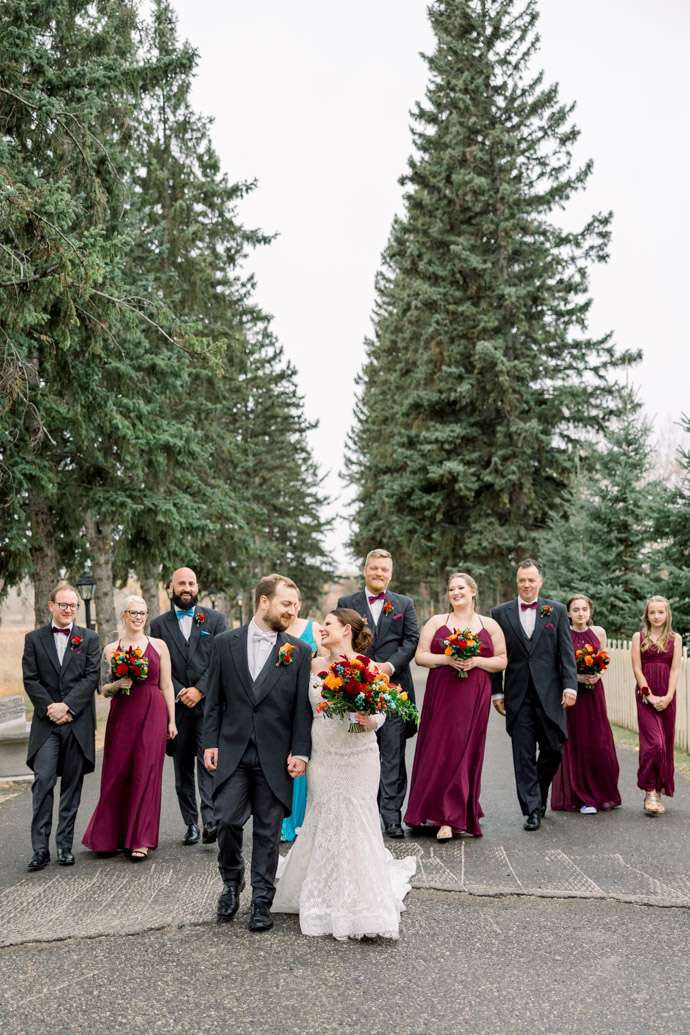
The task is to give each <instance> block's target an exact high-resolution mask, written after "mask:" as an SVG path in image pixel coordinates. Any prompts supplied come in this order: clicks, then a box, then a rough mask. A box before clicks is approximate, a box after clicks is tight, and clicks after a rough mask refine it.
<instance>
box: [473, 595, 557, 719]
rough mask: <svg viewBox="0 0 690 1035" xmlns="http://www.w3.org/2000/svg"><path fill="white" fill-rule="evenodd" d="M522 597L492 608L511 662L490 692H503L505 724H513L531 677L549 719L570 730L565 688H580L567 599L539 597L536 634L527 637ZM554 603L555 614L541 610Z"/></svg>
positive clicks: (494, 677) (495, 675)
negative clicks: (566, 605) (558, 601)
mask: <svg viewBox="0 0 690 1035" xmlns="http://www.w3.org/2000/svg"><path fill="white" fill-rule="evenodd" d="M519 603H520V602H519V601H518V600H509V601H508V603H506V604H499V606H498V607H495V608H494V609H493V610H492V612H491V617H492V618H495V619H496V621H497V622H498V624H499V625H500V627H501V629H502V630H503V633H504V635H505V638H506V647H507V650H508V666H507V668H506V670H505V672H494V673H492V676H491V690H492V693H495V694H497V693H503V694H504V695H505V708H506V727H507V729H510V727H511V725H512V723H513V722H514V720H515V716H516V715H517V712H518V709H519V708H520V705H521V704H522V702H523V701H524V699H525V694H526V693H527V687H528V685H529V680H530V677H531V679H532V681H533V683H534V687H535V689H536V691H537V694H538V695H539V699H540V701H541V703H542V705H543V706H544V711H545V712H546V714H547V716H548V718H549V719H550V720H551V722H552V723H554V725H556V726H560V728H561V729H562V730H563V732H564V733H565V732H566V728H567V727H566V715H565V711H566V710H565V708H563V706H562V704H561V700H562V696H563V691H564V690H567V689H570V690H575V691H577V668H576V665H575V651H574V649H573V640H572V637H571V635H570V625H569V623H568V614H567V611H566V609H565V607H564V606H563V604H559V603H557V602H556V601H555V600H547V599H546V598H545V597H539V598H538V600H537V617H536V621H535V623H534V632H533V633H532V638H531V639H527V637H526V636H525V634H524V632H523V629H522V625H521V624H520V617H519V611H518V608H519ZM544 607H550V608H551V613H550V614H547V615H543V614H542V608H544Z"/></svg>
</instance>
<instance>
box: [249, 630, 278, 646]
mask: <svg viewBox="0 0 690 1035" xmlns="http://www.w3.org/2000/svg"><path fill="white" fill-rule="evenodd" d="M277 636H278V633H265V632H261V631H260V630H258V631H257V630H256V629H253V630H252V638H253V639H254V640H268V642H269V643H274V642H275V640H276V638H277Z"/></svg>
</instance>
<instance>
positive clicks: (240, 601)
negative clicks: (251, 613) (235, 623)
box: [235, 593, 244, 625]
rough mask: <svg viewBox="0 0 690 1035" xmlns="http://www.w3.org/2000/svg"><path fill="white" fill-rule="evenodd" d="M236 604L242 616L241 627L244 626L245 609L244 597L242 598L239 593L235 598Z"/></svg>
mask: <svg viewBox="0 0 690 1035" xmlns="http://www.w3.org/2000/svg"><path fill="white" fill-rule="evenodd" d="M235 603H236V604H237V608H238V611H239V614H240V625H242V624H243V616H242V608H243V607H244V597H243V596H242V594H241V593H238V594H237V596H236V597H235Z"/></svg>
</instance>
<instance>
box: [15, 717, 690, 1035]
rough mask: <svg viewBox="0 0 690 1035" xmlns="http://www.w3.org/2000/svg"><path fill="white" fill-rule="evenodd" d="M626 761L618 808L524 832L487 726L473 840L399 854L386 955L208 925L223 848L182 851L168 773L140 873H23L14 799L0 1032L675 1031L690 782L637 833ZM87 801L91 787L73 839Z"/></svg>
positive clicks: (102, 863)
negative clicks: (413, 861)
mask: <svg viewBox="0 0 690 1035" xmlns="http://www.w3.org/2000/svg"><path fill="white" fill-rule="evenodd" d="M619 756H620V761H621V791H622V795H623V807H622V808H621V809H619V810H616V811H615V812H614V813H610V814H599V815H597V816H591V817H590V816H580V815H570V814H556V813H549V814H548V816H547V819H546V820H545V822H544V824H543V827H542V830H541V831H539V832H538V833H536V834H527V833H525V832H524V831H523V830H522V825H521V817H520V815H519V810H518V807H517V801H516V798H515V792H514V786H513V778H512V770H511V762H510V750H509V740H508V738H507V737H506V735H505V732H504V730H503V728H502V720H500V719H499V717H498V716H496V715H492V720H491V724H490V733H489V740H488V744H487V756H486V762H485V768H484V777H483V793H482V804H483V807H484V810H485V812H486V819H485V820H484V822H483V830H484V837H483V838H481V839H477V838H466V839H464V838H463V839H458V840H455V841H453V842H452V843H451V844H447V845H443V846H439V845H437V844H436V841H435V838H434V837H433V836H424V837H414V838H407V839H406V840H405V842H404V843H397V842H393V843H391V848H392V850H393V851H394V852H395V854H396V855H402V854H412V853H413V854H415V855H416V856H417V860H418V871H417V876H416V878H415V882H414V890H413V892H412V894H411V895H410V896H409V899H408V907H409V908H408V912H407V913H406V914H405V915H404V917H403V923H402V930H401V940H400V942H398V943H397V944H394V945H389V944H381V943H366V944H365V943H363V944H348V945H340V944H336V943H334V942H332V941H331V940H329V939H307V938H303V937H301V935H300V934H299V927H298V924H297V921H296V919H295V918H293V917H278V918H277V922H276V928H275V930H274V931H273V932H271V933H270V934H266V935H261V936H255V935H250V934H249V932H247V931H246V929H245V926H244V923H243V922H240V920H241V918H238V920H237V921H236V922H235V924H233V925H229V926H227V927H217V926H216V924H215V923H214V921H213V915H214V907H215V900H216V898H217V895H218V892H219V878H218V874H217V870H216V867H215V851H214V849H213V848H211V847H205V846H196V847H193V848H184V847H183V846H182V845H180V844H179V837H180V834H181V832H182V828H181V822H180V819H179V815H178V813H177V808H176V802H175V796H174V788H173V781H172V771H171V764H170V762H167V763H166V775H165V781H164V801H163V816H162V823H161V845H160V848H159V849H158V851H157V852H156V853H155V855H154V856H153V857H152V859H151V860H149V861H147V862H146V863H144V864H140V865H137V866H134V865H133V864H132V863H131V862H130V861H129V860H128V859H126V858H124V857H122V856H120V857H116V858H114V859H109V860H98V859H95V858H93V857H92V856H91V854H90V853H88V852H87V851H86V850H85V849H82V848H80V849H79V851H78V852H77V865H76V866H75V867H74V868H72V869H67V870H66V869H61V868H60V867H57V866H56V865H54V864H51V865H50V866H49V867H47V868H46V869H45V870H43V871H42V872H40V873H37V874H27V872H26V869H25V867H26V863H27V861H28V858H29V856H30V846H29V842H28V828H29V817H30V796H29V792H27V791H23V792H22V791H20V792H18V793H17V794H16V796H14V797H12V798H9V799H7V800H5V801H3V802H2V803H0V824H1V828H2V841H1V843H0V945H4V946H6V947H5V948H4V949H2V950H1V955H0V960H2V962H3V963H4V967H3V980H4V986H3V985H0V1004H1V1003H2V1002H4V1004H5V1006H6V1008H7V1014H6V1018H7V1020H4V1019H3V1022H2V1024H1V1025H0V1027H1V1028H2V1030H3V1031H7V1032H13V1031H16V1032H20V1031H21V1032H27V1033H31V1032H34V1031H36V1032H39V1031H41V1032H42V1031H43V1030H44V1028H45V1025H46V1024H50V1025H51V1030H52V1031H58V1032H62V1031H71V1030H75V1029H76V1027H82V1026H83V1027H90V1030H91V1031H92V1032H96V1033H99V1032H101V1031H102V1032H106V1031H107V1032H111V1031H112V1030H114V1029H116V1030H119V1029H120V1028H123V1029H124V1028H128V1029H129V1030H130V1031H136V1032H138V1031H142V1032H143V1031H180V1032H187V1031H206V1032H216V1031H217V1032H226V1031H234V1032H240V1031H249V1030H250V1029H251V1030H260V1031H266V1032H272V1031H276V1032H277V1031H281V1030H285V1029H289V1028H296V1027H299V1028H301V1030H302V1031H309V1032H320V1031H329V1030H333V1031H339V1032H350V1031H353V1032H354V1031H358V1032H379V1031H381V1032H384V1031H386V1032H390V1031H391V1030H396V1031H398V1032H427V1031H428V1032H446V1031H447V1032H451V1031H457V1030H462V1029H464V1030H467V1031H479V1030H481V1031H483V1032H487V1031H490V1032H494V1031H495V1032H503V1031H505V1032H508V1031H517V1030H522V1031H527V1032H553V1033H559V1032H563V1033H565V1032H580V1031H582V1032H585V1031H591V1030H593V1029H597V1030H599V1031H603V1032H635V1033H636V1032H643V1031H644V1032H645V1033H649V1032H669V1033H671V1032H673V1033H675V1032H678V1033H680V1032H683V1033H687V1030H688V1027H689V1025H688V1020H687V1010H688V999H687V991H686V988H687V981H686V980H685V972H686V970H687V958H688V951H689V950H690V937H689V932H690V912H689V911H688V906H690V822H689V821H690V781H689V780H688V779H687V778H685V777H682V776H680V777H679V778H678V788H677V793H676V797H675V798H674V799H673V800H672V801H671V802H669V803H668V812H667V814H666V815H665V816H664V817H654V818H652V817H647V816H645V815H644V814H643V813H642V810H641V797H642V795H641V792H640V791H638V789H637V787H636V786H635V769H636V755H635V753H634V752H631V751H629V750H624V749H621V750H620V751H619ZM97 793H98V780H97V778H96V777H90V778H88V779H87V781H86V787H85V793H84V798H83V804H82V809H81V812H80V816H79V822H78V830H77V834H78V837H81V834H82V833H83V830H84V828H85V826H86V823H87V822H88V819H89V817H90V814H91V811H92V809H93V807H94V805H95V801H96V797H97ZM248 901H249V900H248V892H245V895H244V897H243V909H244V908H246V906H247V905H248ZM651 907H663V908H651ZM127 935H137V937H136V938H131V937H126V936H127ZM61 939H68V940H67V941H64V940H61ZM645 975H647V976H645ZM180 989H182V991H181V990H180ZM564 1004H567V1007H566V1008H565V1009H564ZM684 1011H685V1013H684ZM2 1012H3V1013H4V1011H2ZM277 1018H279V1020H278V1019H277Z"/></svg>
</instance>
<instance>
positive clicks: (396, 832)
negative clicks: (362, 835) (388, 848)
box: [383, 823, 405, 837]
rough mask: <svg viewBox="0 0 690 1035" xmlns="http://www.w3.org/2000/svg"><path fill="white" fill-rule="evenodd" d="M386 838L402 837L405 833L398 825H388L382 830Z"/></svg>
mask: <svg viewBox="0 0 690 1035" xmlns="http://www.w3.org/2000/svg"><path fill="white" fill-rule="evenodd" d="M383 830H384V833H385V835H386V837H404V836H405V831H404V830H403V828H402V826H401V825H400V823H389V824H388V826H384V828H383Z"/></svg>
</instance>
